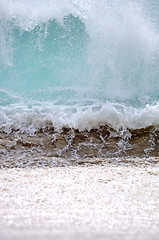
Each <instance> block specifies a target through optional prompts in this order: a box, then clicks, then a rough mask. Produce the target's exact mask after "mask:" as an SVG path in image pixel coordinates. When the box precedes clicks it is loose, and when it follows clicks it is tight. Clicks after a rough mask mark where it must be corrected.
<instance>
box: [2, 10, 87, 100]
mask: <svg viewBox="0 0 159 240" xmlns="http://www.w3.org/2000/svg"><path fill="white" fill-rule="evenodd" d="M12 39H13V42H12V48H13V50H14V56H13V62H12V66H11V67H10V66H9V67H8V66H7V67H6V66H4V67H3V70H2V71H1V87H2V88H7V90H8V91H11V92H12V93H14V94H18V95H20V96H23V97H31V98H38V99H39V100H51V99H56V98H57V97H58V95H59V96H60V95H63V97H64V100H65V98H69V96H72V95H73V94H74V92H75V91H74V89H73V86H74V87H78V82H80V81H79V80H80V79H82V78H83V74H84V73H83V72H85V71H86V69H85V68H86V67H85V62H86V60H85V50H86V45H87V34H86V32H85V26H84V24H83V23H82V22H81V21H80V19H79V18H75V17H73V16H72V15H70V16H68V17H65V18H64V23H63V25H60V24H59V23H57V22H56V20H50V21H49V22H47V23H43V24H41V25H39V26H36V27H35V28H34V29H33V30H28V31H21V29H19V28H18V27H15V26H13V29H12ZM66 89H67V90H68V91H67V92H66ZM65 92H66V94H65Z"/></svg>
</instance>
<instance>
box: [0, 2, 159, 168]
mask: <svg viewBox="0 0 159 240" xmlns="http://www.w3.org/2000/svg"><path fill="white" fill-rule="evenodd" d="M158 9H159V6H158V3H156V2H155V1H148V0H147V1H146V0H144V1H137V0H136V1H131V0H130V1H120V0H113V1H108V0H101V1H100V3H99V2H98V1H96V0H93V1H89V0H88V1H83V0H80V1H72V0H65V1H46V2H45V4H44V1H27V2H25V1H18V0H16V1H11V0H7V1H5V2H4V1H0V36H1V41H0V131H1V142H0V149H1V157H2V158H5V156H6V155H8V156H10V157H13V156H14V154H15V153H16V154H17V152H18V151H19V154H20V155H21V153H24V152H27V153H28V152H31V151H34V152H35V153H36V154H37V153H38V152H39V151H40V154H44V155H46V153H48V152H49V153H48V154H49V156H52V157H54V156H59V157H61V156H62V157H75V158H78V157H84V158H85V157H114V156H115V157H118V156H128V157H129V156H134V157H136V156H140V157H141V156H142V157H148V156H158V125H159V84H158V76H159V28H158V26H159V22H158V15H157V13H158ZM39 139H40V140H39ZM3 162H4V161H3ZM2 165H3V164H2Z"/></svg>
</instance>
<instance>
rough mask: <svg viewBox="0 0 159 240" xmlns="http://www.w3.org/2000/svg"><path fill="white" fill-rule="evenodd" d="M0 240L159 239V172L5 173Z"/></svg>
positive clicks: (78, 169) (73, 169)
mask: <svg viewBox="0 0 159 240" xmlns="http://www.w3.org/2000/svg"><path fill="white" fill-rule="evenodd" d="M0 192H1V195H0V239H1V240H14V239H15V240H20V239H23V240H27V239H29V240H34V239H38V240H44V239H48V240H62V239H81V240H83V239H122V240H123V239H132V240H134V239H136V240H137V239H143V240H146V239H147V240H148V239H151V240H157V239H158V236H159V168H158V167H157V166H152V165H147V166H144V165H141V166H134V165H129V166H126V165H124V164H123V165H117V166H115V165H114V166H113V165H111V164H110V165H103V166H100V165H93V166H67V167H53V168H32V169H21V168H13V169H1V170H0Z"/></svg>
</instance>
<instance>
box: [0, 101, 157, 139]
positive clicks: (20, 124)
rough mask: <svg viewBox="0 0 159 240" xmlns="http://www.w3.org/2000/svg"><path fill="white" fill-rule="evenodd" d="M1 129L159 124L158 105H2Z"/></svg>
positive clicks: (119, 126) (142, 126) (28, 130)
mask: <svg viewBox="0 0 159 240" xmlns="http://www.w3.org/2000/svg"><path fill="white" fill-rule="evenodd" d="M0 114H1V119H0V125H1V129H3V130H4V131H6V132H8V133H9V132H10V131H12V129H15V130H20V131H21V132H27V133H31V134H33V133H34V132H36V131H37V130H38V129H40V128H46V127H54V128H55V130H56V131H60V130H61V129H62V128H73V129H78V130H79V131H84V130H88V131H90V130H91V129H98V128H99V127H101V126H106V125H108V126H110V127H112V128H114V129H115V130H117V131H118V130H120V129H141V128H146V127H149V126H158V125H159V105H158V104H156V105H154V106H149V105H147V106H146V107H145V108H143V109H137V108H132V107H127V106H124V105H120V104H113V103H110V102H108V103H106V104H105V105H103V106H89V107H57V106H56V107H55V106H52V105H51V104H50V103H45V104H44V105H39V106H32V107H26V106H25V107H24V106H23V105H22V106H21V107H20V106H19V104H18V105H17V106H16V105H14V106H10V107H8V108H6V107H1V108H0Z"/></svg>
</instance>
